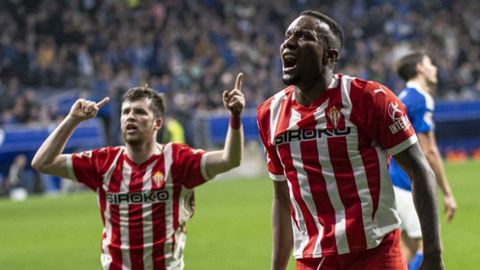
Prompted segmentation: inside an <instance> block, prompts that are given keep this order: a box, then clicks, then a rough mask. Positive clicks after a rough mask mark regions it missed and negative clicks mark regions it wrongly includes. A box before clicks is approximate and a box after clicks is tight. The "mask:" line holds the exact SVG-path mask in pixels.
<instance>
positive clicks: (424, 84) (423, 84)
mask: <svg viewBox="0 0 480 270" xmlns="http://www.w3.org/2000/svg"><path fill="white" fill-rule="evenodd" d="M408 82H409V83H410V82H411V83H414V84H416V85H418V86H420V88H422V90H423V91H425V92H427V93H429V94H431V92H432V89H431V87H430V85H429V84H428V82H427V80H425V79H424V78H422V77H417V78H414V79H412V80H410V81H408Z"/></svg>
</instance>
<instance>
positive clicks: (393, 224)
mask: <svg viewBox="0 0 480 270" xmlns="http://www.w3.org/2000/svg"><path fill="white" fill-rule="evenodd" d="M375 150H376V151H377V156H378V160H379V161H380V162H379V166H380V197H379V198H378V200H379V202H378V209H377V211H376V213H375V217H374V222H375V224H377V230H373V231H372V232H374V233H376V235H375V236H376V237H371V238H370V241H372V244H373V243H376V244H377V245H378V244H380V242H381V241H382V239H383V237H382V236H384V235H386V234H387V233H389V232H391V231H393V230H395V229H396V228H398V227H399V226H400V217H399V216H398V212H397V209H396V206H395V205H396V204H395V193H394V191H393V185H392V180H391V179H390V174H389V173H388V158H387V152H386V151H385V150H383V149H381V148H380V147H378V146H377V147H375ZM375 239H376V241H375Z"/></svg>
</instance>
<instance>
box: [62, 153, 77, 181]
mask: <svg viewBox="0 0 480 270" xmlns="http://www.w3.org/2000/svg"><path fill="white" fill-rule="evenodd" d="M65 158H66V162H67V173H68V178H70V179H72V180H75V181H78V180H77V178H76V177H75V172H74V171H73V155H72V154H66V155H65Z"/></svg>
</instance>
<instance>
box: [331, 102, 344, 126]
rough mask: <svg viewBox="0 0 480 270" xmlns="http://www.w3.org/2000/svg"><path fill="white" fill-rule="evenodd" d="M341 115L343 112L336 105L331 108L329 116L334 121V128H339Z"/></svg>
mask: <svg viewBox="0 0 480 270" xmlns="http://www.w3.org/2000/svg"><path fill="white" fill-rule="evenodd" d="M341 116H342V114H341V113H340V111H339V110H338V109H337V108H336V107H335V106H333V107H332V108H330V110H329V111H328V117H329V118H330V121H331V122H332V124H333V127H334V128H338V122H339V121H340V117H341Z"/></svg>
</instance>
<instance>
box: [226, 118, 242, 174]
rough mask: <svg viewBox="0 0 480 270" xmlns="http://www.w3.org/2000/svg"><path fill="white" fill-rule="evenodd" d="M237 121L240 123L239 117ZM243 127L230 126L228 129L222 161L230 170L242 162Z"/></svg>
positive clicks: (239, 125) (237, 125) (238, 125)
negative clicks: (225, 162)
mask: <svg viewBox="0 0 480 270" xmlns="http://www.w3.org/2000/svg"><path fill="white" fill-rule="evenodd" d="M238 118H239V119H237V120H231V121H241V120H240V117H238ZM243 145H244V138H243V127H242V126H241V124H238V123H237V124H235V125H234V124H230V125H229V127H228V132H227V137H226V139H225V146H224V149H223V159H224V160H225V161H227V163H228V165H229V167H230V168H234V167H238V166H239V165H240V162H241V161H242V156H243Z"/></svg>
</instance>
